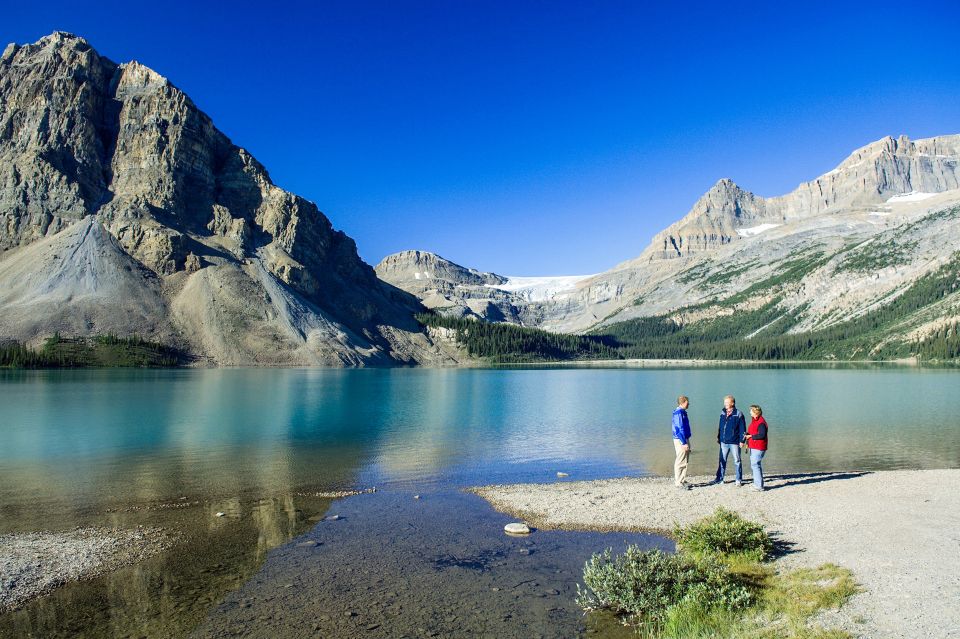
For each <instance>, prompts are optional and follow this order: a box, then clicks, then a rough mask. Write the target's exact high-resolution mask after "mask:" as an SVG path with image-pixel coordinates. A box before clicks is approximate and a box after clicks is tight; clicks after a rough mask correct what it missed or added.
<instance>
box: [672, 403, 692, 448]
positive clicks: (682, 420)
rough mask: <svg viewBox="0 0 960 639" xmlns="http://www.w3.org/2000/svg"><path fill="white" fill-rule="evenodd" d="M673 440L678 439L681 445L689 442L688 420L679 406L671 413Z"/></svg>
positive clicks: (685, 412)
mask: <svg viewBox="0 0 960 639" xmlns="http://www.w3.org/2000/svg"><path fill="white" fill-rule="evenodd" d="M673 438H674V439H679V440H680V443H681V444H686V443H687V442H689V441H690V419H689V418H688V417H687V411H685V410H683V409H682V408H680V407H679V406H678V407H677V408H676V410H674V411H673Z"/></svg>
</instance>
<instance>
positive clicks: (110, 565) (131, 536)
mask: <svg viewBox="0 0 960 639" xmlns="http://www.w3.org/2000/svg"><path fill="white" fill-rule="evenodd" d="M169 545H170V539H169V538H168V536H167V535H166V534H165V533H164V532H163V531H162V530H160V529H157V528H138V529H136V530H122V529H103V528H80V529H77V530H71V531H67V532H33V533H15V534H9V535H2V536H0V611H4V610H15V609H16V608H18V607H20V606H21V605H23V604H24V603H25V602H27V601H29V600H30V599H32V598H34V597H37V596H40V595H42V594H44V593H47V592H49V591H51V590H52V589H54V588H56V587H58V586H60V585H63V584H65V583H67V582H70V581H76V580H79V579H88V578H90V577H94V576H96V575H99V574H103V573H104V572H107V571H110V570H115V569H116V568H119V567H120V566H125V565H129V564H133V563H136V562H138V561H141V560H143V559H146V558H147V557H149V556H151V555H153V554H155V553H157V552H160V551H161V550H163V549H165V548H168V547H169Z"/></svg>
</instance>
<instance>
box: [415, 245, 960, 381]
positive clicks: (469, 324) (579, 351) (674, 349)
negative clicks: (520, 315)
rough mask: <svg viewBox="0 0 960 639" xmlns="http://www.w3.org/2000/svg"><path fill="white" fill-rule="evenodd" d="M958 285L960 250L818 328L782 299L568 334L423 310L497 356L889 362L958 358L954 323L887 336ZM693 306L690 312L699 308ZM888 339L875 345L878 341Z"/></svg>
mask: <svg viewBox="0 0 960 639" xmlns="http://www.w3.org/2000/svg"><path fill="white" fill-rule="evenodd" d="M958 288H960V254H956V255H954V257H953V259H952V260H951V261H950V262H949V263H948V264H946V265H945V266H943V267H942V268H940V269H938V270H937V271H935V272H933V273H930V274H928V275H926V276H924V277H921V278H920V279H918V280H916V281H915V282H914V283H913V284H912V285H910V286H909V287H908V288H907V289H906V290H905V291H903V292H902V293H901V294H900V295H898V296H897V297H896V298H894V299H892V300H890V301H889V302H888V303H887V304H886V305H884V306H882V307H880V308H877V309H875V310H872V311H870V312H868V313H866V314H864V315H861V316H859V317H855V318H851V319H842V318H836V319H837V320H838V321H837V322H836V323H834V324H833V325H831V326H829V327H827V328H823V329H819V330H814V331H806V332H802V333H788V332H787V331H789V330H790V329H791V328H793V327H795V326H796V325H797V324H798V322H799V321H800V317H799V315H800V313H801V312H802V311H803V310H804V309H795V310H793V311H791V312H790V313H784V312H783V311H782V310H781V309H780V308H779V303H780V299H779V298H776V299H773V300H771V301H769V302H768V303H767V304H765V305H764V306H762V307H760V308H758V309H753V310H749V311H741V310H738V309H737V308H736V305H735V303H736V302H737V301H740V300H742V297H740V296H734V298H731V300H732V301H727V302H719V303H717V304H714V305H712V306H714V307H716V308H717V311H718V313H719V315H718V316H716V317H713V318H711V319H708V320H701V321H698V322H691V323H689V324H683V325H681V324H678V323H677V322H675V321H674V320H673V319H671V318H670V317H667V316H657V317H644V318H638V319H633V320H628V321H625V322H618V323H615V324H611V325H609V326H604V327H601V328H599V329H597V330H595V331H593V332H592V333H589V334H587V335H564V334H555V333H549V332H546V331H542V330H537V329H531V328H523V327H519V326H516V325H513V324H491V323H486V322H482V321H475V320H472V319H459V318H452V317H442V316H439V315H435V314H423V315H419V316H418V319H419V320H420V322H421V323H422V324H425V325H427V326H442V327H445V328H451V329H454V330H455V331H456V339H457V341H458V342H459V343H461V344H463V345H464V346H466V347H467V349H468V352H469V353H470V354H471V355H474V356H477V357H487V358H490V359H493V360H494V361H500V362H507V361H517V362H522V361H537V360H543V361H555V360H564V359H596V358H602V359H622V358H636V359H745V360H772V361H777V360H804V359H807V360H810V359H837V360H851V359H891V358H900V357H910V356H914V355H916V356H919V357H920V358H921V359H927V360H940V361H946V360H955V359H960V336H958V334H957V333H958V331H957V326H956V325H952V326H947V327H944V328H942V329H940V330H938V331H936V332H934V333H933V334H931V335H929V336H928V337H927V338H925V339H923V340H922V341H919V342H912V343H911V342H907V341H905V340H896V339H893V340H889V339H887V338H888V337H889V336H890V335H891V334H896V331H897V324H898V323H899V322H901V321H902V320H903V319H904V318H907V317H909V316H910V315H911V314H913V313H915V312H917V311H919V310H921V309H924V308H926V307H928V306H930V305H931V304H935V303H937V302H939V301H941V300H943V299H944V298H945V297H947V296H948V295H951V294H953V293H955V292H957V290H958ZM695 308H696V307H690V308H689V309H687V310H694V309H695ZM881 343H882V344H884V346H883V347H881V348H879V349H878V348H877V345H878V344H881Z"/></svg>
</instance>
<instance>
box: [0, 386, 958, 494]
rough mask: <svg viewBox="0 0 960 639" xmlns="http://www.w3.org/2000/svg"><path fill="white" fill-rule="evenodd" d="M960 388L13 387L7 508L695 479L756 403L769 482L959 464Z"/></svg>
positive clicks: (4, 395) (0, 433)
mask: <svg viewBox="0 0 960 639" xmlns="http://www.w3.org/2000/svg"><path fill="white" fill-rule="evenodd" d="M958 390H960V372H956V371H950V370H926V369H919V370H918V369H909V368H873V369H816V368H813V369H811V368H777V369H767V368H747V369H729V368H695V369H639V370H638V369H604V370H584V369H560V370H557V369H552V370H543V369H533V370H409V369H405V370H346V371H341V370H309V369H307V370H289V369H285V370H273V369H266V370H264V369H252V370H251V369H239V370H237V369H228V370H173V371H122V370H108V371H41V372H36V371H28V372H3V373H0V406H3V417H2V421H0V442H2V445H0V473H2V474H3V479H4V481H3V482H0V505H4V506H9V505H12V504H17V503H23V502H24V501H28V502H29V503H30V504H31V505H33V506H37V505H38V503H43V502H50V501H63V500H66V501H68V502H69V503H70V504H71V506H72V507H78V506H79V505H82V504H85V503H91V502H102V501H104V500H107V501H109V500H111V499H117V500H120V501H125V500H127V499H129V498H130V497H136V498H137V499H164V498H170V497H177V496H179V495H181V494H193V495H196V494H205V495H213V494H216V495H236V494H248V493H249V494H254V495H261V494H264V493H283V492H289V491H291V490H294V491H295V490H298V489H301V488H309V487H315V486H316V487H324V488H329V487H334V486H348V485H361V486H369V485H378V486H383V485H387V484H398V485H423V484H433V485H444V486H448V485H457V486H461V485H470V484H477V483H493V482H505V481H530V480H538V479H539V480H548V479H552V478H553V477H554V476H555V473H556V471H564V472H568V473H570V474H571V477H573V478H590V477H603V476H619V475H624V474H648V473H652V474H667V473H669V472H670V468H671V466H670V464H671V461H672V456H673V448H672V445H671V443H670V414H671V411H672V409H673V407H674V404H675V397H676V395H677V394H679V393H684V394H687V395H689V396H690V398H691V403H692V406H691V409H690V416H691V421H692V424H693V430H694V438H693V443H694V455H693V459H692V464H693V470H694V471H695V472H709V471H710V470H712V467H713V464H714V457H713V452H714V451H713V446H712V444H713V439H714V437H715V434H716V415H717V414H718V411H719V407H720V404H721V401H722V397H723V395H725V394H727V393H733V394H735V395H736V396H737V397H738V401H739V404H740V406H741V407H743V408H745V407H746V406H748V405H749V404H751V403H757V404H760V405H761V406H763V408H764V411H765V415H766V417H767V420H768V422H769V423H770V425H771V436H770V437H771V450H770V452H769V453H768V455H767V458H766V459H765V464H767V465H768V467H769V469H770V471H771V472H777V471H820V470H849V469H891V468H927V467H956V466H957V465H960V417H958V416H960V392H958Z"/></svg>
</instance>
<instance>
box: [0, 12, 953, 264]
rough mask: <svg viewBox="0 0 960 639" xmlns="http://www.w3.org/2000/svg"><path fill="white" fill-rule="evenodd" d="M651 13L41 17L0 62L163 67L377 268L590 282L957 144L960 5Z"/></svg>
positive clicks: (14, 17)
mask: <svg viewBox="0 0 960 639" xmlns="http://www.w3.org/2000/svg"><path fill="white" fill-rule="evenodd" d="M642 4H643V3H640V2H627V1H625V2H617V1H598V2H570V3H566V2H559V1H558V2H534V1H517V0H513V1H507V2H474V1H471V0H446V1H437V2H427V1H402V0H392V1H384V2H365V1H362V0H359V1H358V0H354V1H344V2H340V3H326V2H304V3H283V4H282V5H277V6H271V5H270V4H268V3H263V2H257V3H243V2H238V3H223V4H222V5H221V4H219V3H218V4H214V3H207V4H200V3H182V4H180V3H177V2H171V3H162V4H158V3H149V4H146V3H145V4H138V3H135V2H123V3H111V2H101V3H89V2H88V3H76V2H58V1H56V0H48V1H47V2H44V3H42V4H40V5H37V4H36V3H26V2H21V3H16V4H15V5H11V6H7V7H5V8H4V20H3V21H2V22H0V40H3V41H4V42H21V43H23V42H32V41H34V40H36V39H38V38H39V37H41V36H43V35H45V34H47V33H49V32H51V31H54V30H58V29H59V30H64V31H71V32H74V33H77V34H80V35H83V36H84V37H86V38H87V39H88V40H90V42H91V44H93V46H94V47H95V48H97V50H98V51H99V52H100V53H101V54H103V55H106V56H107V57H109V58H111V59H113V60H115V61H118V62H122V61H126V60H130V59H136V60H139V61H140V62H142V63H144V64H146V65H148V66H150V67H152V68H154V69H155V70H156V71H158V72H160V73H162V74H163V75H165V76H167V77H168V78H170V79H171V81H172V82H173V83H174V84H176V85H177V86H179V87H180V88H182V89H183V90H184V91H186V92H187V93H188V94H189V95H190V96H191V97H192V98H193V100H194V101H195V102H196V103H197V104H198V105H199V106H200V108H202V109H203V110H204V111H206V112H207V113H209V114H210V115H211V116H212V117H213V119H214V122H215V123H216V124H217V126H218V127H219V128H220V129H221V130H223V131H224V132H225V133H226V134H227V135H229V136H230V137H231V138H232V139H233V141H234V142H235V143H237V144H239V145H240V146H243V147H245V148H247V149H249V150H250V151H251V152H252V153H253V154H254V155H255V156H256V157H257V158H258V159H259V160H260V161H261V162H262V163H263V164H264V165H265V166H266V167H267V168H268V170H269V171H270V174H271V177H272V178H273V180H274V181H275V182H276V183H277V184H278V185H280V186H282V187H284V188H286V189H289V190H292V191H294V192H296V193H298V194H300V195H303V196H305V197H307V198H309V199H311V200H313V201H315V202H316V203H317V204H318V205H319V207H320V208H321V210H323V211H324V212H325V213H326V214H327V215H328V216H329V217H330V219H331V220H332V221H333V224H334V226H335V227H337V228H340V229H343V230H344V231H346V232H347V233H348V234H349V235H351V236H352V237H353V238H354V239H355V240H356V241H357V245H358V248H359V251H360V254H361V256H362V257H363V258H364V259H365V260H367V261H368V262H370V263H371V264H376V262H378V261H379V260H380V258H382V257H383V256H384V255H387V254H389V253H392V252H394V251H398V250H402V249H409V248H419V249H425V250H430V251H434V252H437V253H439V254H441V255H443V256H445V257H448V258H450V259H453V260H455V261H457V262H460V263H462V264H465V265H468V266H474V267H477V268H481V269H484V270H493V271H497V272H500V273H505V274H510V275H548V274H554V275H562V274H581V273H593V272H597V271H601V270H604V269H607V268H609V267H611V266H613V265H614V264H616V263H617V262H620V261H622V260H624V259H629V258H631V257H634V256H636V255H638V254H639V253H640V252H641V251H642V250H643V249H644V248H645V247H646V245H647V244H648V242H649V240H650V238H651V236H652V235H653V234H654V233H656V232H657V231H659V230H660V229H662V228H663V227H665V226H667V225H668V224H670V223H671V222H673V221H674V220H676V219H678V218H679V217H681V216H682V215H683V214H685V213H686V212H687V210H688V209H689V208H690V206H691V205H692V204H693V203H694V202H695V201H696V199H697V198H698V197H699V196H700V195H701V194H702V193H703V192H704V191H705V190H707V189H708V188H710V186H711V185H712V184H713V183H714V182H716V180H717V179H719V178H721V177H729V178H732V179H733V180H734V181H736V182H737V183H738V184H740V185H741V186H743V187H744V188H747V189H749V190H752V191H754V192H756V193H759V194H761V195H768V196H769V195H779V194H782V193H785V192H787V191H790V190H792V189H793V188H795V187H796V185H797V184H799V183H800V182H802V181H805V180H809V179H811V178H813V177H815V176H817V175H819V174H821V173H824V172H826V171H827V170H829V169H831V168H833V167H834V166H835V165H836V164H837V163H839V162H840V161H841V160H843V158H844V157H845V156H846V155H848V154H849V153H850V152H851V151H852V150H853V149H855V148H856V147H859V146H862V145H864V144H866V143H868V142H870V141H873V140H875V139H878V138H880V137H883V136H884V135H888V134H889V135H899V134H901V133H903V134H907V135H909V136H911V137H914V138H918V137H927V136H931V135H938V134H946V133H960V62H958V57H957V53H956V42H957V33H958V32H960V3H957V2H916V3H909V4H908V3H903V2H897V3H884V2H870V3H866V2H861V3H850V4H844V3H822V4H814V3H799V2H798V3H790V2H783V3H777V2H758V3H728V4H726V5H723V6H720V5H719V3H708V4H703V5H698V4H697V3H693V2H688V3H663V4H662V5H661V6H659V7H653V8H651V7H644V6H642ZM31 5H33V6H31Z"/></svg>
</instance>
